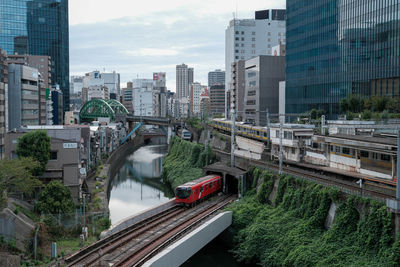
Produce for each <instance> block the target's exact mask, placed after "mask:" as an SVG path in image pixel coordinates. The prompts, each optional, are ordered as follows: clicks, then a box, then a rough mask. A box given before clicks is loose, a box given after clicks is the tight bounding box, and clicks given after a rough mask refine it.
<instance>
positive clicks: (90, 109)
mask: <svg viewBox="0 0 400 267" xmlns="http://www.w3.org/2000/svg"><path fill="white" fill-rule="evenodd" d="M116 114H129V111H128V110H127V109H126V108H125V106H124V105H122V104H121V103H120V102H119V101H117V100H115V99H92V100H90V101H88V102H86V103H85V105H83V107H82V108H81V110H80V112H79V120H80V122H92V121H94V120H96V119H98V118H107V117H108V118H110V120H111V121H114V120H115V115H116Z"/></svg>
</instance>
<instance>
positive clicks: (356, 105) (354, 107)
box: [348, 95, 363, 112]
mask: <svg viewBox="0 0 400 267" xmlns="http://www.w3.org/2000/svg"><path fill="white" fill-rule="evenodd" d="M348 101H349V102H348V103H349V110H350V111H351V112H360V111H361V107H362V104H363V102H362V100H361V98H360V96H357V95H350V96H349V100H348Z"/></svg>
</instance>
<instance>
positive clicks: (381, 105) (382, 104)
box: [371, 96, 388, 112]
mask: <svg viewBox="0 0 400 267" xmlns="http://www.w3.org/2000/svg"><path fill="white" fill-rule="evenodd" d="M371 100H372V108H373V110H374V111H375V112H382V111H384V110H385V109H386V106H387V104H388V100H387V99H386V98H385V97H382V96H375V97H373V98H372V99H371Z"/></svg>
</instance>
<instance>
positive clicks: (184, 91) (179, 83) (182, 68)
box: [176, 64, 194, 99]
mask: <svg viewBox="0 0 400 267" xmlns="http://www.w3.org/2000/svg"><path fill="white" fill-rule="evenodd" d="M193 72H194V70H193V68H188V66H187V65H185V64H182V65H176V93H177V96H178V99H181V98H183V97H188V96H189V86H190V84H191V83H193Z"/></svg>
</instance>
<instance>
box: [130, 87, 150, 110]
mask: <svg viewBox="0 0 400 267" xmlns="http://www.w3.org/2000/svg"><path fill="white" fill-rule="evenodd" d="M133 94H134V98H133V112H134V113H133V114H134V115H135V116H146V117H152V116H153V114H154V111H153V91H152V90H151V89H148V88H134V89H133Z"/></svg>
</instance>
